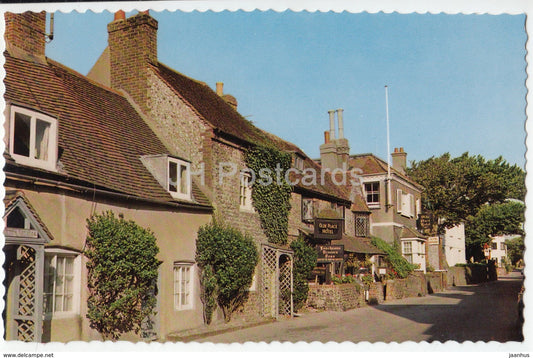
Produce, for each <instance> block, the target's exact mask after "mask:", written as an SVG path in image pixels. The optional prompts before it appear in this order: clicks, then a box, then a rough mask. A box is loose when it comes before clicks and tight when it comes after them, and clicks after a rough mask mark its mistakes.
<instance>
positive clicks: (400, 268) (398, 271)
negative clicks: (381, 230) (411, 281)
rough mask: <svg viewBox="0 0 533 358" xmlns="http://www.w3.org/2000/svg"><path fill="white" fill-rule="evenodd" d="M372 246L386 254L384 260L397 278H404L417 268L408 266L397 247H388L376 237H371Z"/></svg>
mask: <svg viewBox="0 0 533 358" xmlns="http://www.w3.org/2000/svg"><path fill="white" fill-rule="evenodd" d="M371 242H372V245H374V246H375V247H377V248H378V249H380V250H382V251H384V252H385V253H386V254H387V257H386V258H385V260H386V261H387V262H388V263H389V264H390V265H391V266H392V269H393V270H394V273H395V276H397V277H399V278H406V277H407V276H409V274H410V273H411V272H413V271H414V269H415V268H416V267H417V266H416V265H413V264H410V263H409V262H408V261H407V260H406V259H405V258H404V257H403V256H402V254H401V253H400V249H399V247H398V245H393V246H391V245H389V244H387V243H386V242H385V241H383V240H382V239H380V238H378V237H373V238H372V240H371Z"/></svg>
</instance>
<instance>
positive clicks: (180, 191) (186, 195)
mask: <svg viewBox="0 0 533 358" xmlns="http://www.w3.org/2000/svg"><path fill="white" fill-rule="evenodd" d="M167 169H168V170H167V182H168V186H167V190H168V191H169V193H170V195H172V197H173V198H176V199H186V200H190V199H191V164H190V163H188V162H186V161H183V160H180V159H177V158H171V157H168V167H167Z"/></svg>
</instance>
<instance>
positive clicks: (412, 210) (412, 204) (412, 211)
mask: <svg viewBox="0 0 533 358" xmlns="http://www.w3.org/2000/svg"><path fill="white" fill-rule="evenodd" d="M409 206H410V210H409V216H410V217H414V216H415V197H414V196H413V194H409Z"/></svg>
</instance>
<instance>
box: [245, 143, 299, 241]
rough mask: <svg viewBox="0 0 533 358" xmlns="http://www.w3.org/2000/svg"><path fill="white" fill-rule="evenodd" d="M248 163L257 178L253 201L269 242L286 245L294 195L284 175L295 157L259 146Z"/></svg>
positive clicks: (252, 150)
mask: <svg viewBox="0 0 533 358" xmlns="http://www.w3.org/2000/svg"><path fill="white" fill-rule="evenodd" d="M245 162H246V165H247V166H248V168H249V169H251V170H252V171H253V172H254V173H255V175H256V180H255V181H254V182H253V184H252V201H253V206H254V208H255V209H256V211H257V213H258V214H259V218H260V220H261V226H262V228H263V231H264V232H265V235H266V236H267V238H268V241H269V242H271V243H273V244H278V245H285V244H286V243H287V232H288V226H289V211H290V210H291V205H290V198H291V192H292V186H291V185H290V184H289V183H288V182H287V181H286V180H285V173H286V172H287V170H288V169H290V167H291V164H292V157H291V155H290V154H288V153H285V152H282V151H280V150H279V149H277V148H274V147H266V146H259V145H257V146H254V147H252V148H250V149H248V150H247V151H246V152H245Z"/></svg>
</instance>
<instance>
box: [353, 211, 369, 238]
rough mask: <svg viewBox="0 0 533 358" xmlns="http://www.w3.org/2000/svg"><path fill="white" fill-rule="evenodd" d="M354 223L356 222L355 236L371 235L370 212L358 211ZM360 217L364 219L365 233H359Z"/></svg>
mask: <svg viewBox="0 0 533 358" xmlns="http://www.w3.org/2000/svg"><path fill="white" fill-rule="evenodd" d="M354 216H355V217H354V223H355V236H356V237H368V236H369V235H370V215H369V214H362V213H357V214H355V215H354ZM360 219H364V224H363V225H364V226H365V227H364V229H363V230H364V232H365V234H364V235H359V233H360V232H359V230H358V225H357V221H358V220H360Z"/></svg>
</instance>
